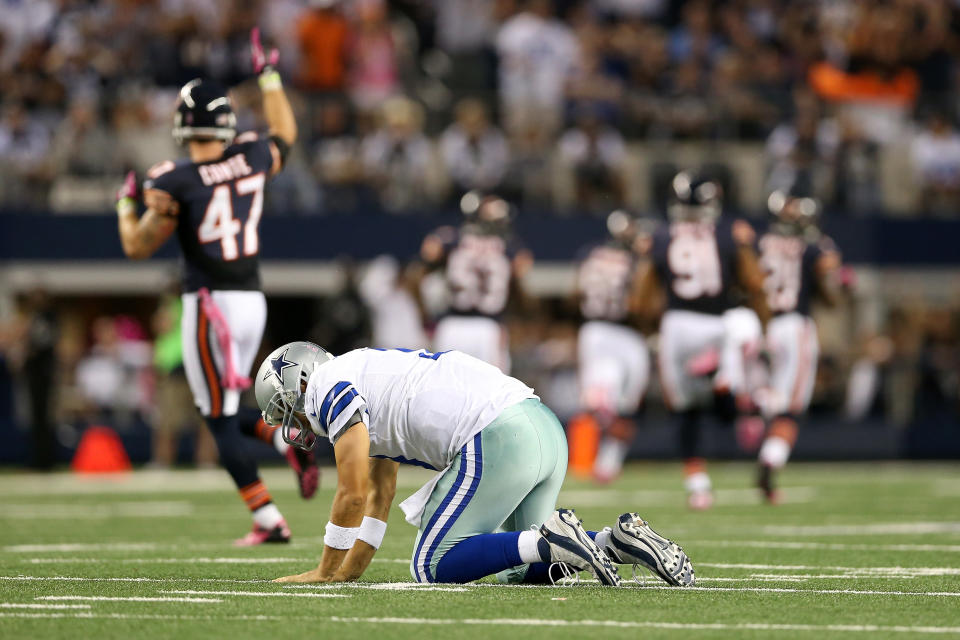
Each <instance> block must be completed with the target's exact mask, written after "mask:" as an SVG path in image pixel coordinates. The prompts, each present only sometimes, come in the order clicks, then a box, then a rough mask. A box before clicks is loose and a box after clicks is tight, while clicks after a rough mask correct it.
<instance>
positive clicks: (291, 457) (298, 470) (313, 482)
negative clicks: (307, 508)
mask: <svg viewBox="0 0 960 640" xmlns="http://www.w3.org/2000/svg"><path fill="white" fill-rule="evenodd" d="M287 462H288V463H289V464H290V467H291V468H292V469H293V472H294V473H295V474H297V486H298V487H299V489H300V497H301V498H303V499H304V500H309V499H310V498H312V497H313V494H315V493H316V492H317V487H319V486H320V469H318V468H317V457H316V456H315V455H314V454H313V451H312V450H311V451H304V450H303V449H301V448H299V447H289V448H287Z"/></svg>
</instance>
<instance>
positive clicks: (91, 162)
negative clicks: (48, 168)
mask: <svg viewBox="0 0 960 640" xmlns="http://www.w3.org/2000/svg"><path fill="white" fill-rule="evenodd" d="M114 148H115V143H114V141H113V139H112V137H111V135H110V134H109V132H108V131H107V130H106V128H105V127H104V126H103V125H102V124H100V121H99V119H98V117H97V105H96V104H95V103H93V102H91V101H89V100H76V101H74V102H73V104H71V105H70V109H69V111H67V117H66V118H65V119H64V121H63V122H62V123H61V124H60V127H59V128H58V129H57V132H56V134H55V135H54V137H53V147H52V149H51V153H52V156H53V169H54V170H55V172H56V174H57V175H70V176H99V175H102V174H104V173H116V174H117V175H119V173H120V171H121V170H122V167H120V166H117V164H116V158H115V155H114Z"/></svg>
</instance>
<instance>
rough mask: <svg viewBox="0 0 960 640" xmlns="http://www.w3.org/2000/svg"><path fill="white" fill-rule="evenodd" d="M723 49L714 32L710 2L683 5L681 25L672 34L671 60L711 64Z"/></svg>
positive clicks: (697, 1)
mask: <svg viewBox="0 0 960 640" xmlns="http://www.w3.org/2000/svg"><path fill="white" fill-rule="evenodd" d="M722 49H723V44H722V42H721V40H720V37H719V36H718V35H717V34H716V33H714V31H713V16H712V15H711V11H710V2H709V1H708V0H690V1H689V2H685V3H683V9H682V18H681V22H680V24H679V25H677V27H676V28H674V30H673V31H672V32H671V33H670V58H671V59H673V60H675V61H677V62H687V61H691V60H692V61H695V62H698V63H700V64H710V62H712V61H713V59H714V58H715V57H716V56H717V55H718V54H719V53H720V51H721V50H722Z"/></svg>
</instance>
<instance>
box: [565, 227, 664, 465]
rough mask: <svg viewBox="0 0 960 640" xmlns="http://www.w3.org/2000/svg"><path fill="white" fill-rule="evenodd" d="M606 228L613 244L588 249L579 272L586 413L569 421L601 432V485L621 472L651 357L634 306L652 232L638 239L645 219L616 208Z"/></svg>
mask: <svg viewBox="0 0 960 640" xmlns="http://www.w3.org/2000/svg"><path fill="white" fill-rule="evenodd" d="M607 230H608V231H609V234H610V235H609V238H608V240H607V241H606V242H604V243H602V244H600V245H597V246H594V247H591V248H589V249H587V250H586V251H585V253H584V257H583V260H582V261H581V262H580V266H579V268H578V270H577V296H578V298H579V307H580V315H581V317H582V319H583V323H582V324H581V326H580V331H579V334H578V336H577V361H578V363H579V379H580V406H581V408H582V409H583V411H584V412H585V414H586V415H582V416H577V417H575V418H574V419H573V420H572V421H571V429H572V428H574V426H575V425H576V426H577V427H578V428H580V429H583V428H587V427H586V425H584V424H582V423H584V422H585V421H590V422H592V424H593V425H595V426H594V427H593V428H594V429H599V431H600V433H601V434H602V438H601V440H600V445H599V448H598V449H597V455H596V459H595V460H594V462H593V465H592V467H593V468H592V474H593V476H594V477H595V478H596V479H597V480H599V481H600V482H610V481H611V480H613V479H614V478H615V477H616V476H617V475H619V474H620V470H621V469H622V467H623V461H624V458H625V457H626V454H627V450H628V449H629V446H630V442H631V441H632V440H633V436H634V425H633V423H632V422H631V420H630V418H631V416H633V414H634V413H636V411H637V409H638V408H639V407H640V403H641V401H642V400H643V395H644V393H645V392H646V389H647V382H648V381H649V378H650V353H649V351H648V349H647V344H646V342H645V341H644V339H643V335H642V334H641V333H640V332H639V331H638V330H637V328H636V322H635V321H636V318H635V317H634V316H633V314H632V313H631V306H630V295H631V292H632V291H633V280H634V276H635V273H636V270H637V262H638V258H637V256H638V251H637V246H636V245H637V244H638V243H640V242H643V243H647V244H649V242H650V241H651V236H650V229H649V228H644V229H643V232H642V233H641V223H640V221H638V220H636V219H634V218H633V217H632V216H631V215H630V214H628V213H627V212H625V211H620V210H618V211H614V212H613V213H611V214H610V215H609V216H608V217H607ZM578 444H579V443H578ZM585 444H586V443H585ZM574 459H578V457H575V458H574ZM585 461H586V460H585Z"/></svg>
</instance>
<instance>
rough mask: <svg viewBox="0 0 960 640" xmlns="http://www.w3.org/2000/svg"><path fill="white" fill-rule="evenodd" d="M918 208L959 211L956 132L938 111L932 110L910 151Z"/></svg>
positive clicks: (946, 212)
mask: <svg viewBox="0 0 960 640" xmlns="http://www.w3.org/2000/svg"><path fill="white" fill-rule="evenodd" d="M910 160H911V163H912V164H913V173H914V179H915V181H916V183H917V185H918V186H919V188H920V202H919V206H920V208H921V210H922V211H924V212H926V213H933V214H937V215H946V216H956V215H957V212H958V211H960V133H957V129H956V127H954V126H953V124H952V123H951V122H950V120H949V119H948V117H947V115H946V114H944V113H943V112H942V111H932V112H931V113H930V115H929V116H928V117H927V119H926V122H924V126H923V129H922V130H921V131H920V132H919V133H917V134H916V136H915V137H914V139H913V143H912V145H911V148H910Z"/></svg>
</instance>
